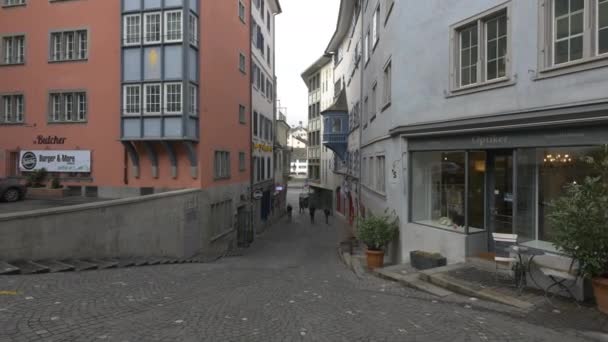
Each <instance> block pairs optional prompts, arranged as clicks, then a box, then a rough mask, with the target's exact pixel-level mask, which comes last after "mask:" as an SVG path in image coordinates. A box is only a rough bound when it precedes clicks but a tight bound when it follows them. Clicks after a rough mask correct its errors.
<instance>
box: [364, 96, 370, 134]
mask: <svg viewBox="0 0 608 342" xmlns="http://www.w3.org/2000/svg"><path fill="white" fill-rule="evenodd" d="M368 120H369V97H367V96H366V97H365V100H363V126H364V127H367V121H368Z"/></svg>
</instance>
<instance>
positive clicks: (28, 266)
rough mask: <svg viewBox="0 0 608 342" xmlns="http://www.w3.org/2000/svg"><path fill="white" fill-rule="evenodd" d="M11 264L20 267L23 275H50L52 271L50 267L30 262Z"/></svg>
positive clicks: (23, 261)
mask: <svg viewBox="0 0 608 342" xmlns="http://www.w3.org/2000/svg"><path fill="white" fill-rule="evenodd" d="M11 264H12V265H14V266H15V267H18V268H19V272H20V273H21V274H38V273H48V272H49V271H50V270H49V268H48V267H46V266H44V265H40V264H39V263H36V262H33V261H29V260H22V261H14V262H11Z"/></svg>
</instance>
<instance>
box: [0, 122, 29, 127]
mask: <svg viewBox="0 0 608 342" xmlns="http://www.w3.org/2000/svg"><path fill="white" fill-rule="evenodd" d="M0 126H25V122H0Z"/></svg>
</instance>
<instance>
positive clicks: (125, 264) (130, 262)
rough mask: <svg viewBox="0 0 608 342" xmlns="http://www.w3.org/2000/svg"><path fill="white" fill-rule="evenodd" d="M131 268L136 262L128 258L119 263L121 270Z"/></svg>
mask: <svg viewBox="0 0 608 342" xmlns="http://www.w3.org/2000/svg"><path fill="white" fill-rule="evenodd" d="M131 266H135V260H134V259H131V258H127V259H120V260H119V261H118V267H120V268H123V267H131Z"/></svg>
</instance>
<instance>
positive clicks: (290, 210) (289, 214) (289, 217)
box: [287, 204, 293, 222]
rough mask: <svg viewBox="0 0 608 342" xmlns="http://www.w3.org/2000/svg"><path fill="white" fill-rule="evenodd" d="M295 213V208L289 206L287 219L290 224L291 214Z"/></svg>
mask: <svg viewBox="0 0 608 342" xmlns="http://www.w3.org/2000/svg"><path fill="white" fill-rule="evenodd" d="M292 211H293V208H292V207H291V204H287V219H288V220H289V222H291V212H292Z"/></svg>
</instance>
